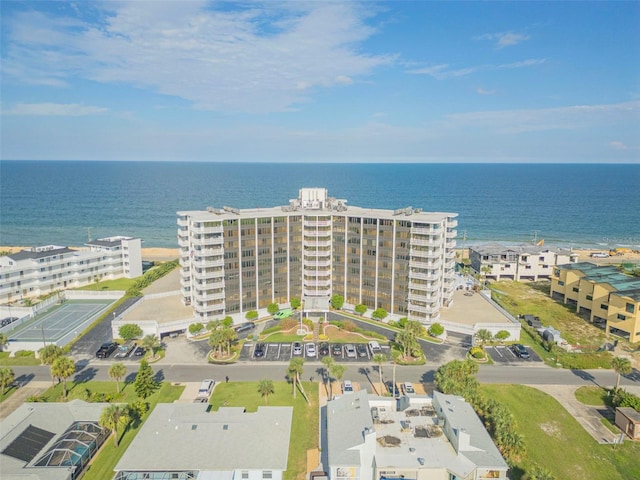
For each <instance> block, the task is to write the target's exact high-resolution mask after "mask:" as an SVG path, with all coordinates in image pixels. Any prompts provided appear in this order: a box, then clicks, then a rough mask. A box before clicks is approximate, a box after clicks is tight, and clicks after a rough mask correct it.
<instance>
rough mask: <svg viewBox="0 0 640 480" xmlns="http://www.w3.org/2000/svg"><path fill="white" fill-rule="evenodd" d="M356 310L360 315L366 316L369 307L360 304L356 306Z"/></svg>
mask: <svg viewBox="0 0 640 480" xmlns="http://www.w3.org/2000/svg"><path fill="white" fill-rule="evenodd" d="M354 310H355V312H356V313H357V314H358V315H364V313H365V312H366V311H367V306H366V305H363V304H362V303H359V304H358V305H356V307H355V308H354Z"/></svg>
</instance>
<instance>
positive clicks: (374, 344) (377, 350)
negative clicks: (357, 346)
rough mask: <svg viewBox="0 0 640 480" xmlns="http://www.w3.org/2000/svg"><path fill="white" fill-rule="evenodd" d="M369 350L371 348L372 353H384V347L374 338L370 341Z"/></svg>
mask: <svg viewBox="0 0 640 480" xmlns="http://www.w3.org/2000/svg"><path fill="white" fill-rule="evenodd" d="M369 350H371V355H375V354H376V353H382V347H381V346H380V344H379V343H378V342H376V341H375V340H372V341H370V342H369Z"/></svg>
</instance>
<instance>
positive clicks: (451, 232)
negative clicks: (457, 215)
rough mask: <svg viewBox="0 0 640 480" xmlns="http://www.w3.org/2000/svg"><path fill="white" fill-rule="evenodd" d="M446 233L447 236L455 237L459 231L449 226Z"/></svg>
mask: <svg viewBox="0 0 640 480" xmlns="http://www.w3.org/2000/svg"><path fill="white" fill-rule="evenodd" d="M445 235H446V237H447V238H455V237H456V236H457V235H458V231H457V230H455V229H453V228H447V231H446V233H445Z"/></svg>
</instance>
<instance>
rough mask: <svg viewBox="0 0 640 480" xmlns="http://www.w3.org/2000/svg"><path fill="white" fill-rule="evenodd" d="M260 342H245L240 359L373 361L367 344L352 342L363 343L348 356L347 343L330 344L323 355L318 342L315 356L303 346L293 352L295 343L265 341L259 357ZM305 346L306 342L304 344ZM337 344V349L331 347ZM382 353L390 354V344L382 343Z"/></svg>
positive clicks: (258, 360)
mask: <svg viewBox="0 0 640 480" xmlns="http://www.w3.org/2000/svg"><path fill="white" fill-rule="evenodd" d="M258 343H260V342H247V343H245V344H244V346H243V348H242V351H241V352H240V360H241V361H254V362H288V361H289V360H291V359H292V358H294V356H297V357H301V358H304V360H305V362H321V361H322V358H323V357H326V356H330V357H333V359H334V360H335V361H336V362H348V363H358V362H368V363H370V362H371V357H372V355H371V350H370V349H369V347H368V346H366V344H352V345H354V347H356V346H357V345H363V346H364V347H365V348H366V351H365V349H364V348H361V350H360V352H357V351H356V354H355V357H352V356H351V357H350V356H347V354H346V351H345V345H347V344H339V343H334V344H328V345H329V353H328V354H325V355H322V354H321V353H320V348H319V347H320V344H316V350H317V353H316V355H315V356H313V357H309V356H307V352H306V349H305V348H302V353H301V354H300V355H294V354H293V348H292V346H293V344H291V343H272V342H264V343H262V345H264V353H263V355H262V356H260V357H257V356H256V355H255V350H256V345H258ZM302 345H303V346H304V343H303V344H302ZM333 346H336V348H335V350H334V349H333V348H331V347H333ZM338 349H339V350H340V354H339V355H338V354H337V350H338ZM382 353H383V354H384V355H386V356H387V358H388V356H389V346H388V345H382Z"/></svg>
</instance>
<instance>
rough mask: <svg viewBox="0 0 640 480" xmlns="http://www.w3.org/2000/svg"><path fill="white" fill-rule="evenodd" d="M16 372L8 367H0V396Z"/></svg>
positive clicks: (11, 381)
mask: <svg viewBox="0 0 640 480" xmlns="http://www.w3.org/2000/svg"><path fill="white" fill-rule="evenodd" d="M15 379H16V374H15V373H14V372H13V370H11V369H10V368H9V367H4V368H0V388H1V389H2V391H1V392H0V396H4V389H5V388H7V387H8V386H9V385H11V384H12V383H13V381H14V380H15Z"/></svg>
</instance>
